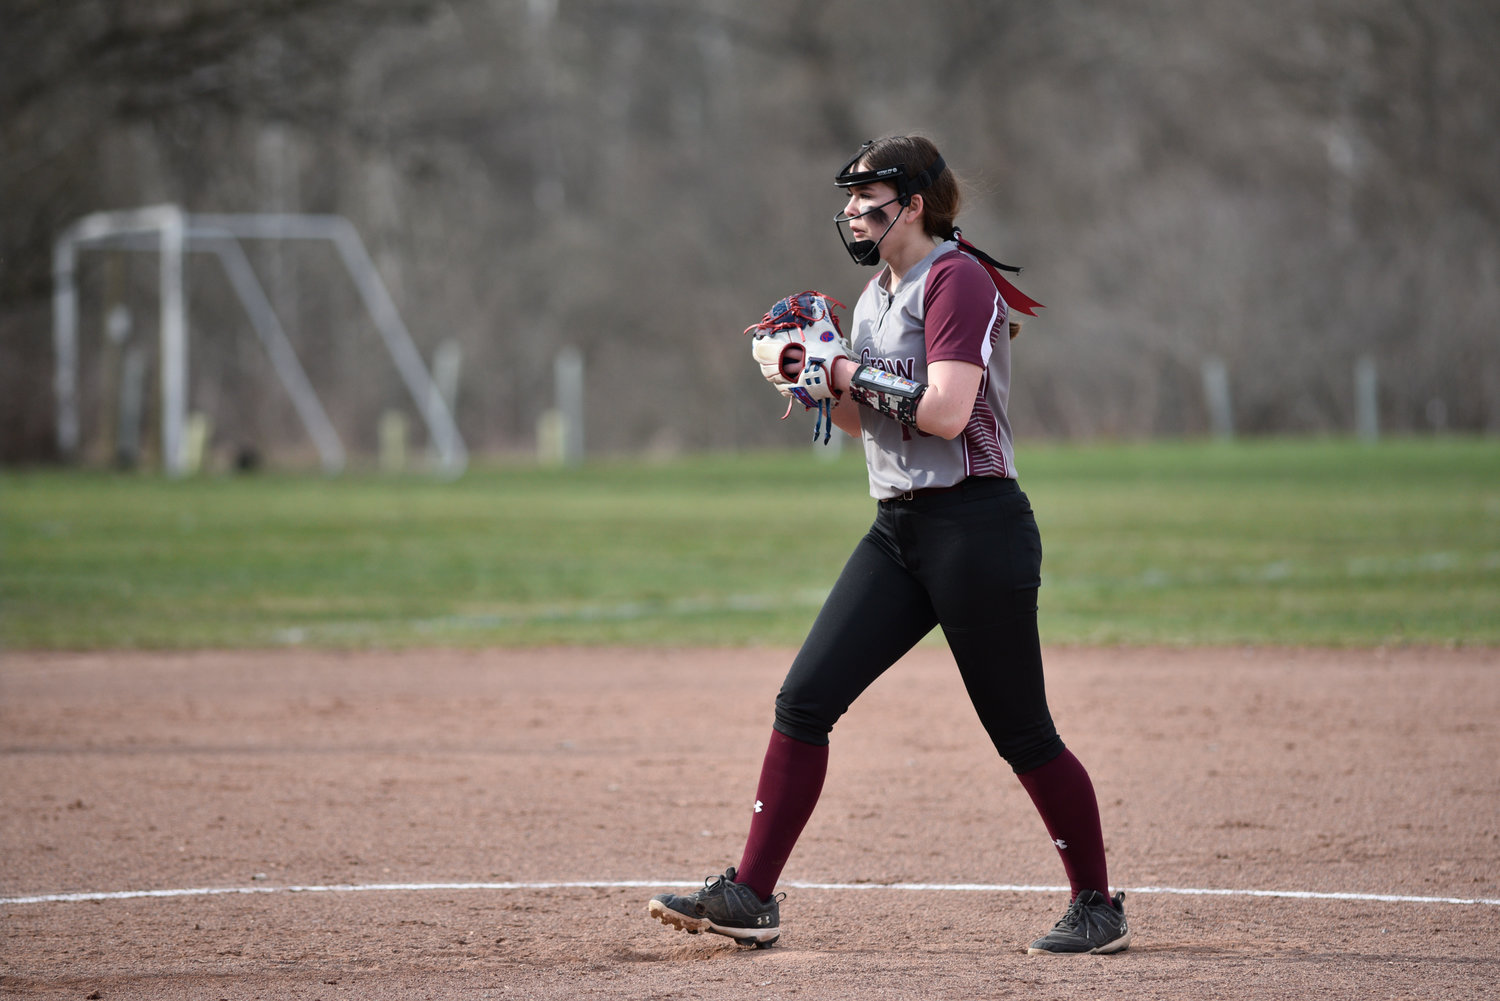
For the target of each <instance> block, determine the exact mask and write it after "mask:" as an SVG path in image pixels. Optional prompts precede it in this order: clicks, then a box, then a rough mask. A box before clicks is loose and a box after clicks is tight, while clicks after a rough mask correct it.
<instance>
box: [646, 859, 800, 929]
mask: <svg viewBox="0 0 1500 1001" xmlns="http://www.w3.org/2000/svg"><path fill="white" fill-rule="evenodd" d="M783 896H784V894H776V895H774V896H772V897H771V899H770V900H765V901H763V900H761V899H760V897H758V896H756V893H755V891H754V890H752V889H750V887H748V886H745V885H744V884H743V883H736V882H735V881H734V867H733V866H731V867H730V868H729V869H727V870H725V872H724V875H722V876H710V877H709V878H708V879H705V880H704V881H703V889H701V890H699V891H697V892H696V893H690V894H688V895H687V896H679V895H677V894H675V893H658V894H657V895H656V896H654V897H652V898H651V903H649V904H647V905H646V912H647V913H648V914H650V915H651V916H652V917H653V918H656V919H657V920H658V921H660V922H661V923H662V924H664V925H671V926H673V927H674V928H681V929H682V930H683V931H685V932H687V933H688V934H690V935H696V934H698V933H699V932H701V931H711V932H713V933H715V934H716V935H727V936H729V937H730V938H732V939H735V940H737V941H740V942H748V943H754V944H755V945H756V946H758V947H759V948H762V949H764V948H765V947H766V946H768V945H770V944H771V943H772V942H775V941H776V940H777V939H778V938H780V937H781V907H780V903H781V898H782V897H783Z"/></svg>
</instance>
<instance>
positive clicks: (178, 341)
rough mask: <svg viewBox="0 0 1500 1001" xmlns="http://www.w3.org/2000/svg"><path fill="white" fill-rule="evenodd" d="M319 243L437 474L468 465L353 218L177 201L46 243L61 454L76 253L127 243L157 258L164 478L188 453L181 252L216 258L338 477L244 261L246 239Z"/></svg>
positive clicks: (69, 437) (71, 379)
mask: <svg viewBox="0 0 1500 1001" xmlns="http://www.w3.org/2000/svg"><path fill="white" fill-rule="evenodd" d="M245 240H318V241H324V242H327V243H330V244H331V245H332V246H333V248H334V249H335V250H336V251H337V253H338V257H339V260H340V261H342V263H343V265H344V269H345V270H346V271H347V272H348V274H349V277H350V279H351V280H352V281H353V283H354V287H355V290H356V291H357V293H358V294H359V298H360V301H361V302H362V303H363V305H364V307H365V310H366V311H367V312H368V313H369V315H370V319H371V320H372V321H373V322H374V324H375V329H376V330H377V331H378V332H379V334H380V337H381V340H382V341H383V342H384V344H385V349H386V351H387V352H388V353H389V355H390V358H391V361H392V362H393V363H394V364H395V366H396V369H397V371H398V372H399V373H400V376H401V379H402V382H403V383H404V384H405V386H406V388H407V390H408V392H410V393H411V397H412V400H413V402H414V403H415V404H416V409H417V412H418V413H420V414H421V415H422V419H423V421H424V422H425V424H426V426H427V432H428V435H429V436H430V440H431V442H432V446H433V454H434V459H435V461H434V467H435V471H436V472H438V473H439V474H441V475H444V476H449V477H456V476H458V475H460V474H461V473H463V471H464V469H465V468H466V467H467V465H468V450H467V448H466V447H465V445H464V441H463V438H462V437H461V436H460V434H459V431H458V427H457V425H456V424H455V423H454V420H453V413H452V410H451V408H450V407H449V405H448V402H447V400H446V399H445V398H444V394H443V393H442V392H441V391H440V390H439V388H438V385H437V383H436V382H435V381H434V380H433V377H432V374H431V373H430V372H429V370H428V368H427V365H426V363H425V362H424V361H423V360H422V355H421V353H420V352H419V351H418V350H417V348H416V345H415V344H414V343H413V342H412V338H411V333H410V331H409V330H408V329H407V327H406V324H405V323H403V322H402V320H401V315H400V313H399V312H398V311H397V310H396V305H395V303H394V302H393V301H392V300H391V297H390V294H389V292H387V290H386V287H385V283H384V282H382V281H381V279H380V275H379V272H377V271H376V269H375V264H374V261H372V260H371V259H370V255H369V252H368V251H367V250H366V249H365V245H364V241H362V240H361V239H360V238H359V233H358V231H356V230H355V228H354V226H353V225H352V224H351V223H350V222H349V220H347V219H345V218H343V217H342V216H334V215H291V214H264V215H263V214H250V215H223V214H189V213H186V212H183V211H182V210H181V208H179V207H178V206H175V205H157V206H150V207H147V208H140V209H130V210H124V211H117V212H96V213H94V214H92V215H88V216H84V217H83V218H82V219H79V220H78V221H77V222H75V223H73V224H72V225H71V226H69V227H68V228H67V229H66V230H64V231H63V232H62V234H61V235H60V236H59V237H58V239H57V241H56V243H55V244H54V246H53V256H52V273H53V281H54V286H53V311H52V312H53V343H54V347H55V350H56V356H57V370H56V376H55V390H56V395H57V444H58V449H59V451H60V452H61V453H62V454H63V456H65V457H72V456H74V455H76V454H77V452H78V448H79V440H80V430H79V417H78V367H79V357H78V353H79V345H78V286H77V282H76V280H75V272H76V269H77V265H78V256H79V254H80V252H82V251H85V250H100V249H112V250H130V251H139V252H142V253H152V254H158V255H160V259H161V268H160V275H161V278H160V281H161V287H160V293H159V294H160V298H161V307H160V318H161V333H160V338H161V340H160V360H161V378H160V385H161V407H160V410H161V450H162V464H163V466H164V468H165V470H166V473H167V475H169V476H174V477H175V476H181V475H182V474H183V472H184V471H185V468H186V459H187V448H186V434H185V428H186V425H187V409H188V401H187V371H188V368H187V357H188V347H189V344H188V341H189V338H188V326H187V302H186V296H185V294H184V285H183V256H184V254H186V253H189V252H201V253H208V254H212V255H213V256H214V257H216V258H217V259H218V261H219V262H220V264H221V265H222V266H223V268H224V273H225V276H226V277H227V278H228V280H229V284H230V287H231V288H232V289H233V290H234V292H235V295H236V296H237V298H238V299H239V301H240V304H241V305H242V306H243V307H244V309H245V312H246V314H247V316H248V317H249V319H250V323H251V326H252V327H253V328H254V330H255V334H256V336H257V337H258V338H259V340H260V342H261V344H262V345H263V346H264V348H265V351H266V354H267V356H268V358H269V359H270V362H271V366H272V368H273V369H274V371H275V373H276V376H277V378H278V379H279V380H280V382H281V384H282V385H283V386H284V387H285V388H286V390H287V393H288V394H289V395H290V396H291V400H292V405H293V406H294V408H295V409H296V412H297V416H298V418H299V419H300V420H301V422H302V425H303V426H304V427H305V428H306V430H307V433H308V436H309V437H310V438H311V439H312V442H313V445H314V447H315V448H316V449H317V451H318V456H319V459H320V461H321V463H322V466H323V469H324V470H325V471H326V472H328V473H330V474H335V473H338V472H339V471H341V470H342V469H343V467H344V463H345V458H346V455H345V451H344V446H343V444H342V442H341V441H340V440H339V436H338V433H337V432H336V431H335V429H334V427H333V424H332V423H331V422H330V421H329V419H328V415H327V413H326V412H325V411H324V409H323V405H322V403H321V401H320V400H319V399H318V394H317V392H316V391H315V390H314V389H313V386H312V383H311V382H310V381H309V380H308V378H307V374H306V373H305V372H304V371H303V368H302V364H301V362H300V361H298V358H297V354H296V352H295V351H294V350H293V349H292V345H291V341H290V340H289V339H288V338H287V335H286V331H285V330H284V329H283V327H282V325H281V321H280V320H279V319H278V317H277V315H276V310H275V309H274V308H273V307H272V305H271V299H270V297H269V296H267V295H266V292H265V289H264V288H263V287H262V285H261V282H260V279H259V278H257V277H256V274H255V271H254V269H253V268H252V267H251V266H250V261H249V258H248V257H247V256H246V254H245V251H244V247H243V246H242V241H245Z"/></svg>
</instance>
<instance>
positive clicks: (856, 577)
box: [649, 136, 1130, 954]
mask: <svg viewBox="0 0 1500 1001" xmlns="http://www.w3.org/2000/svg"><path fill="white" fill-rule="evenodd" d="M835 183H836V184H837V186H838V187H840V188H842V189H844V190H846V191H847V192H848V195H849V198H848V203H847V204H846V205H845V206H844V211H843V213H842V214H840V215H839V216H838V217H837V219H836V225H838V226H839V227H840V229H839V234H840V237H841V238H844V234H843V229H842V226H844V225H847V226H848V228H849V234H850V237H852V239H849V238H844V243H845V246H846V248H847V249H848V250H849V253H850V256H851V257H852V258H853V259H854V260H855V261H856V262H857V263H860V264H866V265H883V267H881V269H880V271H879V272H878V273H877V274H876V276H875V278H874V279H873V280H871V281H870V282H869V283H868V284H867V285H866V286H865V290H864V292H863V294H861V296H860V298H859V301H858V302H857V303H856V305H855V307H854V311H853V314H852V320H851V328H850V339H849V352H848V354H849V356H842V357H841V356H839V355H841V354H842V353H843V352H842V351H836V352H834V356H833V357H831V358H829V359H827V366H826V367H827V370H828V373H829V374H830V375H831V379H832V385H831V387H830V388H829V390H828V391H827V392H828V393H829V394H830V395H831V397H832V399H831V401H830V402H831V404H832V411H831V416H832V420H833V422H834V423H835V424H836V425H837V426H838V427H840V428H842V429H843V430H844V431H846V432H848V433H849V434H851V435H857V436H859V437H861V438H862V439H863V441H864V447H865V458H866V463H867V465H868V467H869V480H870V493H871V494H872V495H873V496H874V497H875V498H876V499H877V501H878V502H879V503H878V505H877V509H876V515H875V522H874V524H873V525H872V526H871V528H870V530H869V532H868V533H867V534H866V535H865V536H864V538H863V539H862V540H860V542H859V544H858V545H857V546H856V547H855V550H854V553H853V555H852V556H850V558H849V561H848V563H847V565H846V566H845V567H844V570H843V572H842V574H841V575H840V577H839V578H838V581H837V583H836V584H835V585H834V587H833V590H832V592H831V593H830V594H829V596H828V600H827V602H826V603H825V604H824V606H823V608H822V610H821V611H820V612H819V614H818V617H817V620H816V621H815V622H814V624H813V627H812V630H811V631H810V632H809V634H808V636H807V640H806V641H805V642H804V644H803V646H802V649H801V650H800V651H799V652H798V654H797V656H796V658H795V659H794V661H793V663H792V666H791V670H790V672H789V673H788V674H787V677H786V681H785V682H784V683H783V685H782V687H781V692H780V693H779V694H778V695H777V697H776V716H775V724H774V728H773V731H772V733H771V741H770V745H769V747H768V748H767V750H766V755H765V759H764V762H763V764H762V769H761V776H760V782H759V786H758V787H757V789H756V794H755V796H756V798H755V812H754V813H753V814H752V816H751V822H750V834H749V837H748V839H747V842H746V845H745V849H744V854H743V856H742V857H741V859H740V863H739V865H738V866H736V867H734V868H731V869H729V870H727V871H726V872H725V873H724V874H723V875H722V876H715V877H712V878H710V879H708V880H706V881H705V883H704V888H703V889H701V890H699V891H697V892H695V893H692V894H688V895H678V894H671V893H663V894H658V895H657V896H656V897H654V898H652V900H651V902H650V904H649V911H650V913H651V915H652V916H654V917H656V918H658V919H659V920H661V921H662V922H664V923H666V924H669V925H673V926H675V927H678V928H682V929H684V930H687V931H690V932H698V931H711V932H717V933H719V934H722V935H728V936H730V937H732V938H735V939H739V940H741V941H745V942H753V943H755V944H757V945H762V946H764V945H769V944H770V943H772V942H774V941H775V940H776V938H777V937H778V936H779V935H780V908H779V903H780V899H781V897H782V896H784V895H781V894H777V893H776V883H777V880H778V879H779V878H780V875H781V870H782V867H783V866H784V865H785V864H786V861H787V858H788V857H789V856H790V854H791V851H792V848H793V846H794V845H795V844H796V841H797V838H798V836H799V835H800V834H801V832H802V829H803V827H804V825H805V824H806V823H807V820H808V818H809V817H810V816H811V815H812V811H813V808H814V806H815V805H816V803H817V800H818V796H819V794H820V793H821V791H822V786H823V778H824V775H825V773H826V770H827V762H828V735H829V732H830V731H831V730H832V729H833V725H834V723H835V722H836V721H837V720H838V719H839V717H840V716H842V715H843V713H844V712H845V711H846V710H847V709H848V708H849V706H850V704H851V703H852V702H853V701H854V700H855V699H856V698H857V697H858V696H859V695H860V693H861V692H863V691H864V690H865V689H866V688H867V687H868V686H869V685H870V684H871V683H872V682H873V681H874V680H875V679H876V678H877V677H879V676H880V675H881V673H882V672H884V671H885V670H886V669H887V668H889V667H890V666H891V665H893V664H894V663H895V662H896V661H897V660H899V659H900V658H901V657H902V655H904V654H905V653H906V652H907V651H908V650H910V649H911V648H912V647H913V646H914V645H915V644H916V643H917V642H918V641H919V640H920V639H921V638H922V637H923V636H925V635H926V634H927V633H928V632H930V631H931V630H932V629H933V627H934V626H938V627H941V628H942V630H943V635H944V637H945V638H946V639H947V642H948V646H949V649H950V650H952V652H953V656H954V659H955V661H956V662H957V664H958V669H959V673H960V674H961V676H962V678H963V682H964V685H965V687H966V689H967V691H968V695H969V698H970V700H971V701H972V703H973V705H974V709H975V710H976V712H977V713H978V714H979V718H980V720H981V721H982V723H983V724H984V727H985V730H986V731H987V732H988V734H989V736H990V739H991V740H992V741H993V743H994V745H995V748H996V750H997V751H998V752H999V753H1000V755H1001V757H1002V758H1004V759H1005V761H1006V762H1007V763H1008V764H1009V765H1010V767H1011V769H1012V770H1013V771H1014V772H1015V774H1016V775H1017V777H1018V778H1019V780H1020V782H1021V785H1022V786H1023V787H1024V788H1025V789H1026V791H1027V792H1028V793H1029V794H1030V796H1031V800H1032V802H1033V803H1034V804H1035V806H1036V809H1037V811H1038V813H1039V814H1040V815H1041V818H1042V821H1043V823H1044V825H1045V826H1046V829H1047V832H1048V834H1049V835H1050V837H1051V839H1052V843H1053V844H1054V845H1055V846H1056V848H1057V851H1058V854H1059V855H1060V856H1061V858H1062V865H1063V869H1064V871H1065V872H1066V873H1067V877H1068V882H1069V884H1070V886H1071V888H1072V898H1071V902H1070V904H1069V906H1068V909H1067V912H1066V913H1065V914H1064V915H1063V917H1062V919H1061V920H1060V921H1058V922H1057V924H1056V926H1055V927H1054V928H1053V929H1052V930H1051V931H1049V932H1048V933H1046V934H1045V935H1043V936H1042V937H1041V938H1039V939H1037V940H1036V941H1035V942H1033V943H1031V946H1030V948H1029V950H1028V951H1029V952H1031V953H1034V954H1070V953H1071V954H1079V953H1108V952H1118V951H1120V950H1121V949H1124V948H1125V947H1126V946H1128V945H1129V944H1130V931H1129V927H1128V925H1127V924H1126V921H1125V912H1124V896H1125V895H1124V894H1123V893H1117V894H1115V895H1114V897H1113V898H1111V896H1110V894H1109V880H1108V875H1107V872H1106V866H1105V858H1104V843H1103V835H1102V833H1101V830H1100V823H1099V809H1098V805H1097V802H1096V799H1095V796H1094V789H1093V785H1092V783H1091V782H1090V780H1089V776H1088V772H1087V771H1086V770H1085V769H1084V767H1083V765H1082V764H1081V763H1080V762H1079V761H1078V759H1077V758H1076V757H1074V756H1073V753H1072V752H1071V751H1069V750H1067V749H1066V748H1065V747H1064V746H1063V742H1062V740H1061V739H1060V738H1059V737H1058V735H1057V731H1056V729H1055V728H1054V726H1053V723H1052V716H1051V713H1050V712H1049V710H1048V708H1047V697H1046V691H1045V686H1044V683H1043V677H1042V654H1041V643H1040V640H1039V639H1038V635H1037V621H1036V612H1037V588H1038V587H1039V586H1040V583H1041V560H1042V546H1041V538H1040V535H1039V534H1038V531H1037V526H1036V521H1035V519H1034V517H1033V516H1032V511H1031V506H1030V504H1029V502H1028V501H1027V498H1026V495H1025V494H1024V493H1022V492H1021V489H1020V487H1019V486H1018V484H1017V482H1016V478H1015V477H1016V471H1015V470H1016V465H1015V456H1014V452H1013V448H1012V444H1011V431H1010V423H1009V421H1008V419H1007V417H1006V410H1005V407H1006V399H1007V396H1008V393H1009V388H1010V336H1009V334H1008V328H1009V313H1010V307H1012V306H1023V305H1024V304H1025V303H1029V300H1024V302H1023V301H1021V300H1022V299H1023V297H1020V296H1019V293H1017V292H1016V291H1015V289H1014V288H1013V287H1012V286H1010V285H1009V284H1008V283H1007V282H1005V280H1004V279H1003V278H1001V277H1000V276H999V274H998V272H997V271H995V270H993V269H994V268H995V267H997V266H999V267H1003V265H997V262H994V261H993V260H992V259H990V258H988V257H985V256H984V255H983V254H982V253H981V252H979V251H977V250H975V249H974V248H973V246H972V245H970V244H968V243H967V242H966V241H963V239H962V237H961V235H960V234H959V231H958V230H957V229H956V228H955V226H954V219H955V216H956V215H957V213H958V207H959V189H958V184H957V182H956V181H955V179H954V177H953V173H952V171H950V170H949V169H948V168H947V166H946V165H945V164H944V162H943V160H942V157H941V156H940V155H939V154H938V150H937V148H936V147H935V146H934V145H933V144H932V143H931V142H930V141H928V140H926V139H924V138H920V137H915V136H913V137H892V138H886V139H879V140H874V141H871V142H869V143H866V144H865V145H864V146H863V147H861V149H860V151H859V153H858V154H856V155H855V157H854V158H853V159H852V160H850V161H849V163H848V164H847V165H845V167H844V169H843V170H841V171H840V172H839V174H838V175H837V178H836V180H835ZM1006 295H1009V296H1010V297H1011V299H1012V302H1011V303H1010V304H1009V305H1008V304H1007V302H1006V299H1005V296H1006ZM809 366H810V367H811V363H809ZM783 375H789V376H790V377H792V378H797V376H798V375H799V372H798V366H797V365H796V364H795V362H794V363H793V364H792V365H791V366H790V368H789V370H786V371H784V372H783ZM768 378H771V376H770V375H769V374H768ZM773 381H777V380H775V379H774V378H773ZM780 381H781V382H782V383H783V384H784V383H785V381H786V379H785V378H783V379H781V380H780ZM871 623H879V624H880V628H878V629H874V628H870V626H871Z"/></svg>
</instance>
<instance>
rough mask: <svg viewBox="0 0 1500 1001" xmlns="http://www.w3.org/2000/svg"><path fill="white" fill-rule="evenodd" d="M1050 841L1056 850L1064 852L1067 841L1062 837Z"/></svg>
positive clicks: (1066, 847)
mask: <svg viewBox="0 0 1500 1001" xmlns="http://www.w3.org/2000/svg"><path fill="white" fill-rule="evenodd" d="M1052 843H1053V844H1054V845H1056V846H1057V850H1058V851H1060V852H1065V851H1067V850H1068V843H1067V842H1066V841H1064V840H1063V839H1062V838H1054V839H1053V841H1052Z"/></svg>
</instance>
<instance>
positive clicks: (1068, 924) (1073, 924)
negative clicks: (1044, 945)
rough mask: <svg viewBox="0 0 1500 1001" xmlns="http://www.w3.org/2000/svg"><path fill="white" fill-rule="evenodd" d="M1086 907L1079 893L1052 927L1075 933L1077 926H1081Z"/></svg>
mask: <svg viewBox="0 0 1500 1001" xmlns="http://www.w3.org/2000/svg"><path fill="white" fill-rule="evenodd" d="M1086 906H1087V905H1086V904H1084V902H1083V894H1081V893H1080V894H1079V895H1078V896H1076V897H1074V898H1073V902H1072V903H1070V904H1069V905H1068V909H1067V911H1066V912H1064V914H1063V916H1062V917H1061V918H1059V919H1058V920H1057V924H1056V925H1054V926H1053V927H1055V928H1062V929H1065V930H1067V931H1077V930H1078V926H1079V925H1081V924H1083V912H1084V908H1085V907H1086Z"/></svg>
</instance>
